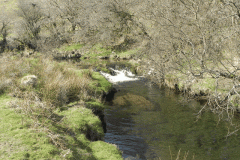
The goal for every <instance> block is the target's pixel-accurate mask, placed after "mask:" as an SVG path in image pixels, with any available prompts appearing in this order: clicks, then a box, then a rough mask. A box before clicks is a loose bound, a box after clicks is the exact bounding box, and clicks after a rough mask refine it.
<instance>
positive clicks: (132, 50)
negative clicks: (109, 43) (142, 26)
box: [116, 48, 139, 57]
mask: <svg viewBox="0 0 240 160" xmlns="http://www.w3.org/2000/svg"><path fill="white" fill-rule="evenodd" d="M138 51H139V48H135V49H131V50H127V51H124V52H116V54H117V55H119V56H120V57H126V56H130V55H134V54H136V53H137V52H138Z"/></svg>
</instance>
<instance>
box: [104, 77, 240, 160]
mask: <svg viewBox="0 0 240 160" xmlns="http://www.w3.org/2000/svg"><path fill="white" fill-rule="evenodd" d="M145 84H146V83H145V82H142V81H138V82H127V83H123V84H121V85H118V86H117V87H118V88H120V90H121V91H120V92H118V93H117V94H116V95H115V99H121V100H123V101H126V102H123V103H120V104H124V105H119V102H118V103H116V102H115V103H114V102H113V105H112V106H111V108H110V109H109V110H106V120H107V134H106V135H105V141H106V142H110V143H114V144H117V145H118V146H119V148H120V149H121V150H122V151H123V157H124V158H127V157H136V156H137V155H139V156H140V159H154V158H157V157H160V158H161V159H163V160H165V159H171V156H170V151H171V154H172V157H173V159H176V157H177V154H178V152H179V150H180V152H181V154H180V159H183V157H184V154H185V153H188V159H193V158H194V159H200V160H201V159H203V160H208V159H209V160H215V159H216V160H219V159H222V160H237V159H239V156H238V155H239V153H238V152H239V150H240V137H239V136H237V135H233V136H231V137H228V138H226V135H227V131H228V123H226V122H224V121H221V122H219V123H218V120H219V118H218V117H217V116H216V115H214V114H212V113H210V112H205V113H204V114H203V115H202V116H201V119H199V120H198V121H196V117H195V115H194V114H195V113H197V111H198V110H199V109H200V107H201V106H200V104H199V103H198V102H196V101H191V102H187V103H186V102H184V101H182V99H183V97H182V96H180V95H177V94H175V93H174V92H172V91H168V90H164V89H158V88H157V87H154V86H149V85H145ZM126 95H128V96H126ZM131 97H134V98H135V99H139V97H142V99H144V101H149V102H151V104H154V107H149V108H146V106H145V107H140V108H141V109H139V106H141V105H139V103H134V102H132V100H131ZM136 97H138V98H136ZM128 98H129V99H128ZM141 103H142V102H141ZM144 104H149V103H144Z"/></svg>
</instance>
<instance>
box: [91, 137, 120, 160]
mask: <svg viewBox="0 0 240 160" xmlns="http://www.w3.org/2000/svg"><path fill="white" fill-rule="evenodd" d="M90 147H91V149H92V151H93V155H94V156H95V157H96V159H98V160H107V159H112V160H122V159H123V158H122V156H121V155H122V153H121V151H119V150H118V149H117V147H116V146H114V145H112V144H109V143H105V142H102V141H96V142H92V143H91V144H90Z"/></svg>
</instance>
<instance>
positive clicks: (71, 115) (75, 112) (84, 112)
mask: <svg viewBox="0 0 240 160" xmlns="http://www.w3.org/2000/svg"><path fill="white" fill-rule="evenodd" d="M59 115H62V116H64V117H65V118H64V120H63V124H65V125H67V126H69V128H70V129H71V130H72V131H73V132H74V133H76V134H81V133H87V131H88V130H89V129H90V130H91V131H92V132H94V133H95V134H96V136H97V138H98V139H102V138H103V136H104V133H103V128H102V124H101V121H100V119H98V117H97V116H95V115H94V114H93V113H92V110H91V109H88V108H85V107H82V106H79V107H73V108H70V109H68V110H66V111H62V112H60V113H59Z"/></svg>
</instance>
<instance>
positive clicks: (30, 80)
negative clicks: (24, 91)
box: [21, 75, 37, 86]
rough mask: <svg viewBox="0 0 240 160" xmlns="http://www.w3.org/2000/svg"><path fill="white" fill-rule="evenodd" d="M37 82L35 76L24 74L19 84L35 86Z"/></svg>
mask: <svg viewBox="0 0 240 160" xmlns="http://www.w3.org/2000/svg"><path fill="white" fill-rule="evenodd" d="M36 84H37V76H35V75H29V76H25V77H23V78H22V80H21V86H35V85H36Z"/></svg>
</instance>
